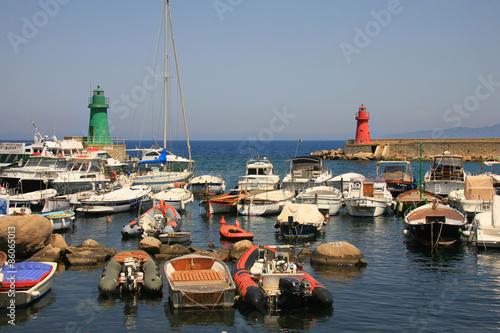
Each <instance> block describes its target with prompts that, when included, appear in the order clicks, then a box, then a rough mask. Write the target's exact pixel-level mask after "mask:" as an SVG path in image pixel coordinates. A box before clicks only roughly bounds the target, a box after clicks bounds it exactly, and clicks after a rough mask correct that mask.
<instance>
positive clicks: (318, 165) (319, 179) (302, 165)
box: [281, 155, 332, 192]
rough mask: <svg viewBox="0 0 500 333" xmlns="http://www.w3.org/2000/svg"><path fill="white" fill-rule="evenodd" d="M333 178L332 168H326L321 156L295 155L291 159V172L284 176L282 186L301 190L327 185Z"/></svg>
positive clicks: (297, 190)
mask: <svg viewBox="0 0 500 333" xmlns="http://www.w3.org/2000/svg"><path fill="white" fill-rule="evenodd" d="M331 178H332V172H331V170H329V169H327V168H326V166H325V164H324V163H323V160H322V159H321V158H320V157H318V156H312V155H311V156H300V157H294V158H292V159H291V160H290V172H289V173H288V174H287V175H286V176H285V178H283V183H282V184H281V187H282V188H290V189H293V190H294V191H296V192H300V191H302V190H303V189H306V188H308V187H313V186H320V185H326V183H327V181H328V180H330V179H331Z"/></svg>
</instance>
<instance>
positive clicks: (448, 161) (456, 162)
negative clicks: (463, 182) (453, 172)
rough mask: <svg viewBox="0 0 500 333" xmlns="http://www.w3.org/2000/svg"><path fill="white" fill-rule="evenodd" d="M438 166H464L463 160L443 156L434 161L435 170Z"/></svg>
mask: <svg viewBox="0 0 500 333" xmlns="http://www.w3.org/2000/svg"><path fill="white" fill-rule="evenodd" d="M438 165H453V166H462V158H461V157H453V156H441V157H439V158H436V159H435V160H434V166H433V168H435V167H436V166H438Z"/></svg>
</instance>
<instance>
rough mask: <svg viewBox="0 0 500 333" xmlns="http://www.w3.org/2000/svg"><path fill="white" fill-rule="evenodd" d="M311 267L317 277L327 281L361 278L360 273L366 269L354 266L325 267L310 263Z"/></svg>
mask: <svg viewBox="0 0 500 333" xmlns="http://www.w3.org/2000/svg"><path fill="white" fill-rule="evenodd" d="M311 267H312V268H313V269H314V271H315V272H316V273H317V274H318V277H319V278H320V279H322V280H327V281H346V280H350V279H358V278H361V277H362V274H361V273H362V272H363V270H364V269H365V268H366V267H358V266H354V265H337V266H326V265H318V264H316V263H313V262H311Z"/></svg>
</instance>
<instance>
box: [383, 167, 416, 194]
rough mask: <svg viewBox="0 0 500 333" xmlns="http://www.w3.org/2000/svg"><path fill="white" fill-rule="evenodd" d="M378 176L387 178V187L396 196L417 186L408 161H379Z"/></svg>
mask: <svg viewBox="0 0 500 333" xmlns="http://www.w3.org/2000/svg"><path fill="white" fill-rule="evenodd" d="M377 176H378V177H382V178H384V179H385V181H386V183H387V189H388V190H389V192H391V194H392V196H393V197H394V198H395V197H397V196H398V195H400V194H401V193H403V192H407V191H410V190H413V189H415V188H416V187H417V180H416V179H415V176H413V171H412V169H411V163H410V162H408V161H380V162H378V163H377Z"/></svg>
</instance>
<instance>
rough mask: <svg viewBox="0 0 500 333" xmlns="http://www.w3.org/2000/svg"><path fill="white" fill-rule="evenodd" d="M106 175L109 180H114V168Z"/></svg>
mask: <svg viewBox="0 0 500 333" xmlns="http://www.w3.org/2000/svg"><path fill="white" fill-rule="evenodd" d="M108 176H109V179H111V180H116V176H117V174H116V171H115V170H111V171H110V172H109V175H108Z"/></svg>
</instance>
